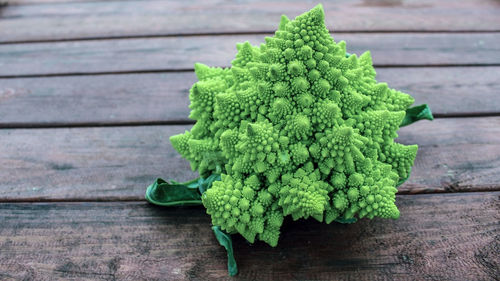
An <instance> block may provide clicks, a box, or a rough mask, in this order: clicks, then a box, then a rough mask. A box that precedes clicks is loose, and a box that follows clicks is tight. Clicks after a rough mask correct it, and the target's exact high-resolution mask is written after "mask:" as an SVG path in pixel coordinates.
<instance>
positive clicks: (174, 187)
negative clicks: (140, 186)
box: [146, 174, 220, 206]
mask: <svg viewBox="0 0 500 281" xmlns="http://www.w3.org/2000/svg"><path fill="white" fill-rule="evenodd" d="M217 180H220V175H218V174H213V175H210V176H209V177H207V178H206V179H204V178H201V177H200V178H196V179H193V180H190V181H187V182H183V183H181V182H177V181H175V180H170V182H167V181H165V180H163V179H160V178H158V179H156V181H155V182H154V183H153V184H151V185H150V186H148V188H147V190H146V200H148V201H149V202H150V203H153V204H155V205H159V206H193V205H202V202H201V195H202V194H203V193H204V192H205V191H206V190H207V189H209V188H210V187H212V183H213V182H214V181H217Z"/></svg>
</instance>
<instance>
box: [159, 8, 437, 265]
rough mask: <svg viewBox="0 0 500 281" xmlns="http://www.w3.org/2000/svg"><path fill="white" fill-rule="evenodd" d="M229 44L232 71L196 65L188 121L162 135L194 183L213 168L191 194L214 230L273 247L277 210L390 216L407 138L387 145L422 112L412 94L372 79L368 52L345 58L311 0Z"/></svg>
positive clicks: (404, 167) (408, 152)
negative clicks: (272, 25) (267, 32)
mask: <svg viewBox="0 0 500 281" xmlns="http://www.w3.org/2000/svg"><path fill="white" fill-rule="evenodd" d="M237 49H238V53H237V54H236V58H235V59H234V60H233V61H232V67H231V68H224V69H223V68H211V67H208V66H205V65H202V64H196V65H195V72H196V75H197V77H198V79H199V81H198V82H196V83H195V84H194V85H193V87H192V88H191V90H190V95H189V97H190V100H191V105H190V108H191V114H190V118H191V119H194V120H196V121H197V122H196V124H195V125H194V126H193V128H192V129H191V131H190V132H187V131H186V132H185V133H184V134H180V135H176V136H172V137H171V138H170V141H171V143H172V145H173V147H174V148H175V149H176V150H177V151H178V152H179V153H180V154H181V155H182V156H183V157H184V158H186V159H187V160H188V161H189V162H190V163H191V167H192V169H193V170H196V171H198V172H199V173H200V176H201V180H200V181H201V182H203V181H204V180H203V179H204V178H210V177H212V181H213V183H212V181H210V182H211V183H212V184H211V187H210V188H209V189H208V190H206V191H205V190H201V189H199V190H198V192H199V194H198V195H199V196H200V197H201V200H202V203H203V205H204V206H205V207H206V209H207V213H208V214H210V215H211V218H212V223H213V225H214V226H216V228H214V231H215V229H217V231H220V230H223V231H225V232H226V233H230V234H233V233H239V234H241V235H242V236H243V237H245V238H246V239H247V240H248V241H249V242H251V243H253V242H254V241H255V240H256V239H258V240H262V241H264V242H266V243H268V244H269V245H271V246H273V247H274V246H276V245H277V244H278V240H279V236H280V227H281V225H282V223H283V220H284V217H286V216H291V217H292V218H293V219H294V220H298V219H301V218H304V219H307V218H309V217H313V218H315V219H317V220H318V221H324V222H326V223H331V222H332V221H338V222H343V223H352V222H355V221H356V218H363V217H367V218H374V217H381V218H392V219H397V218H398V217H399V210H398V209H397V207H396V205H395V204H394V202H395V193H396V192H397V189H396V187H397V185H399V184H401V183H402V182H404V181H405V180H406V179H407V178H408V177H409V175H410V171H411V166H412V165H413V161H414V159H415V156H416V153H417V146H416V145H408V146H407V145H402V144H399V143H396V142H394V139H395V138H396V137H397V133H396V132H397V130H398V129H399V127H400V126H402V125H408V124H410V123H412V122H415V121H417V120H420V119H429V120H432V114H431V113H430V110H429V108H428V107H427V106H426V105H422V106H419V107H416V108H410V105H411V104H413V102H414V99H413V98H412V97H411V96H409V95H407V94H404V93H402V92H400V91H397V90H394V89H390V88H389V87H388V86H387V84H385V83H378V82H377V81H376V80H375V70H374V69H373V66H372V59H371V55H370V53H369V52H365V53H364V54H362V55H361V56H359V57H358V56H356V55H354V54H353V55H350V54H347V53H346V44H345V42H343V41H341V42H339V43H335V42H334V41H333V39H332V37H331V36H330V34H329V32H328V30H327V29H326V27H325V24H324V12H323V8H322V6H321V5H318V6H316V7H315V8H313V9H312V10H311V11H309V12H307V13H305V14H303V15H300V16H298V17H297V18H296V19H295V20H293V21H290V20H289V19H288V18H287V17H286V16H282V18H281V22H280V25H279V28H278V30H277V31H276V32H275V35H274V36H273V37H267V38H266V43H265V44H261V45H260V46H258V47H255V46H251V45H250V43H248V42H245V43H243V44H238V45H237ZM218 175H220V180H219V178H218ZM214 177H217V179H215V180H214ZM160 183H162V182H160ZM193 184H194V185H193ZM197 184H199V182H191V183H189V182H188V183H187V184H186V185H185V188H186V189H190V188H191V189H192V188H195V186H197ZM178 188H179V186H178V185H176V183H173V184H168V183H164V188H163V189H165V190H169V191H168V192H166V191H162V192H163V193H162V192H160V191H158V192H156V193H158V194H160V195H161V194H163V195H164V199H165V200H166V201H168V200H170V198H174V197H175V196H174V195H168V194H170V193H176V192H177V191H176V190H178ZM185 192H186V191H184V193H185ZM153 193H154V192H153ZM153 193H152V194H153ZM189 194H191V193H189V192H187V195H188V196H187V197H186V200H187V201H189V200H190V195H189ZM167 195H168V196H167ZM150 198H152V199H155V198H154V196H153V197H152V196H150ZM176 200H177V199H176ZM150 201H154V200H150ZM156 202H158V201H156ZM219 227H220V228H219ZM217 237H218V239H219V241H221V239H222V238H221V237H222V236H221V235H220V233H219V234H218V235H217ZM227 237H229V236H228V235H226V236H224V239H223V240H222V241H226V242H225V243H224V245H225V246H226V248H228V249H229V248H230V249H231V258H232V246H231V243H227V239H228V238H227ZM229 239H230V238H229ZM229 241H230V240H229ZM221 243H222V242H221ZM232 259H233V261H234V258H232ZM230 266H231V267H232V268H233V269H232V272H235V266H236V265H235V264H233V265H230Z"/></svg>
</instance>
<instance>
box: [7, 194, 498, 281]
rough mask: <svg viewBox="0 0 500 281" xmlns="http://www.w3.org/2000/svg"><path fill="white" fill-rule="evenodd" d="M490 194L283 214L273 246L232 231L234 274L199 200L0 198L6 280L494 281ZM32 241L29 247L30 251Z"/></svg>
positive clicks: (494, 221) (494, 215)
mask: <svg viewBox="0 0 500 281" xmlns="http://www.w3.org/2000/svg"><path fill="white" fill-rule="evenodd" d="M499 196H500V193H499V192H488V193H469V194H463V193H460V194H433V195H415V196H409V195H402V196H398V198H397V201H396V202H397V204H398V207H399V209H400V211H401V217H400V218H399V219H398V220H396V221H392V220H382V219H374V220H366V219H364V220H361V221H359V222H357V223H355V224H352V225H341V224H335V223H334V224H331V225H326V224H323V223H318V222H316V221H312V220H307V221H297V222H291V221H287V222H286V223H285V225H284V226H283V228H282V233H284V234H283V235H282V237H281V240H280V242H279V245H278V246H277V247H276V248H271V247H269V246H268V245H266V244H264V243H261V242H258V243H256V244H254V245H253V246H252V245H249V244H248V243H246V242H245V241H244V239H243V238H242V237H240V236H237V235H234V239H233V245H234V249H235V255H236V260H237V262H238V266H239V275H238V276H236V277H235V278H229V277H228V276H227V271H226V254H225V251H224V250H223V248H222V247H220V246H219V245H218V243H217V241H216V240H215V238H214V237H213V234H212V231H211V229H210V219H209V217H208V216H207V215H206V214H204V211H203V209H202V208H159V207H154V206H151V205H148V204H146V203H133V202H122V203H118V202H114V203H54V204H40V203H38V204H0V221H2V227H1V228H0V250H1V252H2V255H0V276H1V277H2V278H5V279H6V280H20V279H23V280H33V279H36V280H45V279H54V278H56V279H78V280H82V279H85V280H87V279H92V280H116V279H118V280H225V279H227V280H332V279H335V280H344V279H352V278H356V279H357V280H358V279H359V280H379V279H380V280H385V279H388V278H389V279H401V280H402V279H404V280H408V279H411V280H424V279H425V280H494V279H496V278H497V277H498V276H499V274H500V271H499V268H500V264H499V260H500V256H499V253H500V252H499V247H500V245H499V241H498V235H499V234H500V224H499V220H500V215H499V214H500V212H499V211H500V198H499ZM34 249H36V251H34Z"/></svg>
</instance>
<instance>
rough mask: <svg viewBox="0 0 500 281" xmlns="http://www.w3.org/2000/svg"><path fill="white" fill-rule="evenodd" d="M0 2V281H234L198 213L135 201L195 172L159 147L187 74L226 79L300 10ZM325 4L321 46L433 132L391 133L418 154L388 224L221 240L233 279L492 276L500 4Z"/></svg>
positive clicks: (498, 168)
mask: <svg viewBox="0 0 500 281" xmlns="http://www.w3.org/2000/svg"><path fill="white" fill-rule="evenodd" d="M5 1H7V2H5ZM2 2H3V4H2V6H0V127H1V129H0V201H1V203H0V279H1V280H54V279H63V280H82V279H89V280H181V279H192V280H209V279H226V278H227V279H232V278H228V277H227V271H226V253H225V251H224V250H223V248H222V247H220V246H219V245H218V243H217V241H216V240H215V238H214V236H213V235H212V233H211V230H210V218H209V217H208V215H206V214H205V213H204V210H203V208H199V207H191V208H170V209H168V208H159V207H155V206H152V205H149V204H148V203H146V202H145V200H144V199H143V195H144V192H145V188H146V186H147V185H149V184H150V183H151V182H152V181H153V180H154V179H155V178H156V177H158V176H162V177H166V178H175V179H177V180H187V179H190V178H193V177H195V174H194V173H193V172H191V171H190V169H189V166H188V164H187V162H186V161H184V160H183V159H181V158H180V157H179V155H178V154H177V153H176V152H175V151H174V150H173V149H172V148H171V146H170V143H169V141H168V137H169V136H171V135H173V134H177V133H180V132H183V131H184V130H186V129H189V128H190V126H191V125H192V121H190V120H189V119H188V118H187V116H188V111H189V109H188V104H189V101H188V94H187V93H188V89H189V88H190V86H191V85H192V83H193V82H194V81H195V76H194V74H193V63H194V62H203V63H205V64H208V65H212V66H228V64H229V62H230V60H231V59H232V58H233V56H234V54H235V43H236V42H241V41H244V40H249V41H250V42H251V43H254V44H258V43H260V42H263V40H264V37H265V36H266V35H269V34H271V33H272V32H273V31H274V29H275V28H276V27H277V25H278V22H279V16H280V15H281V14H282V13H285V14H287V15H288V16H290V17H295V16H296V15H298V14H300V13H302V12H304V11H306V10H308V9H310V8H312V7H313V6H314V5H315V3H313V2H309V1H289V2H288V3H284V1H283V2H281V1H264V0H260V1H235V2H232V1H224V0H208V1H200V0H198V1H153V0H148V1H146V0H143V1H136V0H130V1H101V0H88V1H87V0H2ZM187 2H191V3H190V4H187ZM324 2H325V3H324V7H325V13H326V22H327V25H328V27H329V28H330V30H331V31H333V35H334V38H335V39H336V40H337V41H339V40H346V41H347V43H348V51H349V52H351V53H357V54H360V53H362V52H363V51H365V50H368V49H369V50H371V52H372V55H373V58H374V64H375V65H376V69H377V72H378V79H379V81H386V82H388V84H389V85H390V86H391V87H393V88H396V89H400V90H403V91H405V92H408V93H410V94H412V95H413V96H414V97H415V98H416V103H417V104H419V103H428V104H429V105H430V106H431V108H432V109H433V111H434V113H435V116H436V120H434V121H433V122H428V121H422V122H419V123H418V124H415V125H412V126H410V127H406V128H404V129H401V131H400V133H399V135H400V137H399V139H398V141H399V142H401V143H404V144H414V143H416V144H418V145H419V147H420V148H419V152H418V155H417V159H416V161H415V167H414V169H413V173H412V176H411V178H410V180H409V181H408V182H407V183H406V184H404V186H402V187H401V188H400V191H399V193H398V195H397V205H398V207H399V208H400V210H401V218H400V219H399V220H397V221H392V220H382V219H374V220H366V219H365V220H361V221H360V222H358V223H356V224H353V225H340V224H331V225H325V224H320V223H317V222H314V221H298V222H288V223H286V225H285V226H284V229H283V236H282V238H281V240H280V243H279V245H278V247H276V248H271V247H269V246H267V245H265V244H263V243H260V242H259V243H256V244H254V245H250V244H247V243H246V242H245V241H244V239H242V238H241V237H235V238H234V248H235V251H236V259H237V261H238V265H239V269H240V273H239V275H238V276H237V277H236V278H234V279H241V280H266V279H269V280H278V279H282V280H358V279H359V280H375V279H376V280H379V279H380V280H382V279H406V280H424V279H425V280H498V279H499V278H500V269H499V268H500V254H499V253H500V243H499V240H500V223H499V221H500V199H499V196H500V4H499V2H498V1H493V0H475V1H474V0H468V1H451V0H449V1H446V0H441V1H431V0H422V1H400V0H394V1H392V0H384V1H336V3H333V2H332V3H330V2H326V1H324Z"/></svg>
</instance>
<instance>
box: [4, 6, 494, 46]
mask: <svg viewBox="0 0 500 281" xmlns="http://www.w3.org/2000/svg"><path fill="white" fill-rule="evenodd" d="M130 1H133V0H130ZM0 8H1V7H0ZM349 33H352V34H372V33H393V34H398V33H424V34H433V33H481V34H482V33H488V34H490V33H492V34H496V33H500V29H498V30H466V29H464V30H446V29H436V30H389V29H385V30H384V29H380V30H361V29H360V30H354V29H353V30H339V31H335V32H331V33H330V34H332V35H333V34H349ZM238 35H264V36H273V35H274V31H272V30H260V31H235V32H229V31H228V32H201V33H200V32H199V33H165V34H144V35H118V36H107V37H73V38H61V39H33V40H20V41H6V42H2V41H0V45H13V44H37V43H58V42H78V41H101V40H124V39H152V38H169V37H201V36H214V37H217V36H238Z"/></svg>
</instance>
